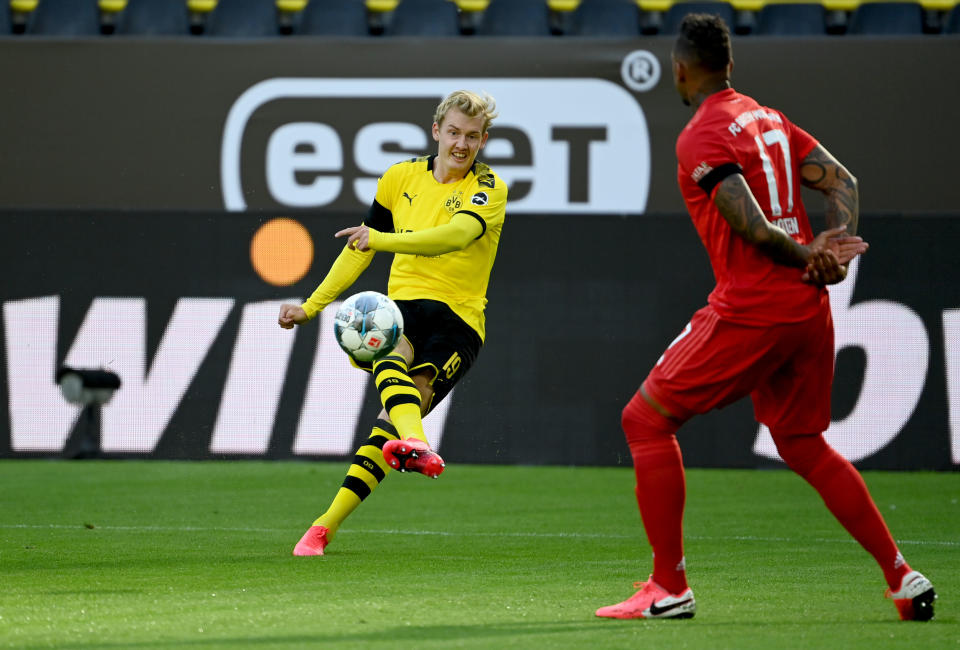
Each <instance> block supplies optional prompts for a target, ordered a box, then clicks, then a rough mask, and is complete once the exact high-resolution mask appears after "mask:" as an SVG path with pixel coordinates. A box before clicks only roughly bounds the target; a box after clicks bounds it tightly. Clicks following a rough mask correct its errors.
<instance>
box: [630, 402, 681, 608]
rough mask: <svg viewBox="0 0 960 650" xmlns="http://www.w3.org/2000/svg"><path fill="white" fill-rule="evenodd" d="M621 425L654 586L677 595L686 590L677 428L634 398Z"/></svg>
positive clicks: (677, 424)
mask: <svg viewBox="0 0 960 650" xmlns="http://www.w3.org/2000/svg"><path fill="white" fill-rule="evenodd" d="M621 423H622V426H623V432H624V434H625V435H626V437H627V443H628V444H629V445H630V453H631V454H632V455H633V468H634V472H635V473H636V476H637V488H636V493H637V505H639V507H640V516H641V517H642V518H643V527H644V529H645V530H646V533H647V540H648V541H649V542H650V546H651V547H652V548H653V581H654V582H656V583H657V584H658V585H660V586H661V587H663V588H664V589H666V590H667V591H669V592H671V593H674V594H678V593H680V592H681V591H683V590H684V589H686V588H687V574H686V570H685V567H684V559H683V506H684V502H685V499H686V484H685V481H684V472H683V457H682V455H681V453H680V445H679V444H677V437H676V435H674V434H675V433H676V431H677V429H678V428H679V427H680V424H679V423H678V422H675V421H673V420H670V419H668V418H666V417H664V416H663V415H661V414H660V413H658V412H657V411H656V410H654V409H653V407H651V406H650V405H649V404H648V403H647V401H646V400H645V399H644V398H643V396H642V395H641V394H640V393H639V391H638V392H637V394H636V395H635V396H634V397H633V399H632V400H630V403H629V404H627V406H626V408H624V409H623V414H622V419H621Z"/></svg>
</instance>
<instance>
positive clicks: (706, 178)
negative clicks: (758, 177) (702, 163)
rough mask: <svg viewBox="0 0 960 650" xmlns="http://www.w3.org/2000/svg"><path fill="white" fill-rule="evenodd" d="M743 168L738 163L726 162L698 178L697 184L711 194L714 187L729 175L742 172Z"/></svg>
mask: <svg viewBox="0 0 960 650" xmlns="http://www.w3.org/2000/svg"><path fill="white" fill-rule="evenodd" d="M698 169H699V168H698ZM742 173H743V169H741V168H740V165H738V164H736V163H724V164H722V165H720V166H719V167H714V168H713V169H711V170H710V171H708V172H707V173H705V174H704V175H703V176H702V177H700V178H699V179H696V180H697V185H699V186H700V189H702V190H703V191H704V192H706V193H707V196H709V195H710V194H711V193H712V192H713V188H715V187H716V186H717V185H719V184H720V183H721V182H722V181H723V179H725V178H726V177H727V176H733V175H734V174H742Z"/></svg>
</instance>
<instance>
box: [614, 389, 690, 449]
mask: <svg viewBox="0 0 960 650" xmlns="http://www.w3.org/2000/svg"><path fill="white" fill-rule="evenodd" d="M620 426H621V427H623V433H624V435H625V436H626V438H627V442H628V443H630V442H636V441H640V440H643V439H645V438H651V437H659V436H671V435H673V434H675V433H676V432H677V429H679V428H680V423H679V422H677V421H676V420H672V419H670V418H668V417H666V416H665V415H662V414H661V413H659V412H657V410H656V409H655V408H653V407H652V406H651V405H650V404H649V403H648V402H647V400H646V399H644V398H643V396H642V395H641V394H640V392H639V391H638V392H637V394H636V395H634V396H633V399H631V400H630V401H629V402H628V403H627V405H626V406H625V407H624V408H623V411H621V413H620Z"/></svg>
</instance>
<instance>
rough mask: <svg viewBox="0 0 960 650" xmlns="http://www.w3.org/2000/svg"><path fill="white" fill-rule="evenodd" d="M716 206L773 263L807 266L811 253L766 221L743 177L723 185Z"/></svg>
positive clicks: (725, 182) (728, 180)
mask: <svg viewBox="0 0 960 650" xmlns="http://www.w3.org/2000/svg"><path fill="white" fill-rule="evenodd" d="M713 202H714V203H715V204H716V206H717V208H718V209H719V210H720V214H721V215H723V218H724V219H726V220H727V223H729V224H730V227H731V228H733V231H734V232H735V233H737V234H738V235H740V236H741V237H743V238H744V239H746V240H747V241H748V242H750V243H751V244H754V245H755V246H757V247H758V248H760V249H761V250H763V251H764V252H766V253H767V254H768V255H769V256H770V257H772V258H773V259H774V261H776V262H779V263H780V264H786V265H788V266H796V267H799V268H803V267H805V266H806V265H807V262H808V261H809V260H810V249H809V248H808V247H807V246H804V245H803V244H799V243H797V242H796V240H794V239H793V237H791V236H790V235H788V234H787V233H786V232H785V231H784V230H783V229H782V228H778V227H777V226H775V225H773V224H772V223H770V222H769V221H767V218H766V217H764V216H763V210H761V209H760V204H759V203H757V199H756V198H755V197H754V196H753V192H751V191H750V186H749V185H747V179H745V178H744V177H743V175H742V174H731V175H730V176H727V177H726V178H725V179H723V180H722V181H720V185H719V186H718V187H717V193H716V195H715V196H714V198H713Z"/></svg>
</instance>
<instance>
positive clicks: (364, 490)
mask: <svg viewBox="0 0 960 650" xmlns="http://www.w3.org/2000/svg"><path fill="white" fill-rule="evenodd" d="M397 438H398V436H397V430H396V429H395V428H394V427H393V425H392V424H390V423H389V422H387V421H386V420H377V423H376V425H374V427H373V431H371V432H370V437H369V438H367V442H366V444H364V445H363V446H362V447H360V449H358V450H357V454H356V455H355V456H354V457H353V463H352V464H351V465H350V469H348V470H347V475H346V477H344V479H343V485H341V486H340V489H339V490H338V491H337V496H335V497H334V498H333V503H331V504H330V507H329V508H327V511H326V512H325V513H323V514H322V515H321V516H320V518H318V519H317V520H316V521H315V522H313V525H314V526H326V527H327V528H328V529H329V530H330V532H329V533H328V534H327V537H328V539H332V538H333V535H334V534H335V533H336V532H337V528H339V527H340V524H342V523H343V521H344V520H345V519H346V518H347V517H349V516H350V513H351V512H353V511H354V510H356V509H357V506H359V505H360V504H361V503H362V502H363V500H364V499H366V498H367V497H368V496H370V493H371V492H373V491H374V490H375V489H376V488H377V486H378V485H380V481H382V480H383V479H384V478H386V476H387V474H388V473H389V472H390V466H389V465H387V463H386V461H385V460H383V451H382V449H383V445H384V443H386V442H387V440H396V439H397Z"/></svg>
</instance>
